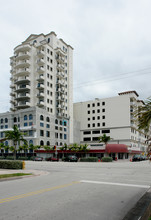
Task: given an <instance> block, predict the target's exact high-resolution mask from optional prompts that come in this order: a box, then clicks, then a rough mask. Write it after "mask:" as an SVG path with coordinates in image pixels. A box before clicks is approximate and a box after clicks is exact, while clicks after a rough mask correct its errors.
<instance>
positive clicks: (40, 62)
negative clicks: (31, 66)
mask: <svg viewBox="0 0 151 220" xmlns="http://www.w3.org/2000/svg"><path fill="white" fill-rule="evenodd" d="M37 64H38V65H43V64H45V61H44V58H41V59H39V60H37Z"/></svg>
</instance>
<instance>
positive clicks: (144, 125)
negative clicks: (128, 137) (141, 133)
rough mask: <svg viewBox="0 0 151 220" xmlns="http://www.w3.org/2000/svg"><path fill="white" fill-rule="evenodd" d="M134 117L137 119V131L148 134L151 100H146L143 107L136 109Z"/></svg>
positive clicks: (150, 118) (150, 121)
mask: <svg viewBox="0 0 151 220" xmlns="http://www.w3.org/2000/svg"><path fill="white" fill-rule="evenodd" d="M134 116H135V117H137V118H138V129H140V130H141V129H144V130H145V132H148V131H149V126H150V124H151V98H148V99H147V101H145V103H144V105H143V106H139V107H138V109H137V110H136V111H135V112H134Z"/></svg>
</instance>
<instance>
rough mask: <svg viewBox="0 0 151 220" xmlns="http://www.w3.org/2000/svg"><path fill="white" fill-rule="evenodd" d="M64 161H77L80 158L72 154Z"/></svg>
mask: <svg viewBox="0 0 151 220" xmlns="http://www.w3.org/2000/svg"><path fill="white" fill-rule="evenodd" d="M64 161H69V162H77V161H78V158H77V157H76V156H73V155H70V156H68V157H65V158H64Z"/></svg>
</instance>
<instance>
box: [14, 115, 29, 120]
mask: <svg viewBox="0 0 151 220" xmlns="http://www.w3.org/2000/svg"><path fill="white" fill-rule="evenodd" d="M16 120H17V119H16ZM26 120H27V115H24V121H26Z"/></svg>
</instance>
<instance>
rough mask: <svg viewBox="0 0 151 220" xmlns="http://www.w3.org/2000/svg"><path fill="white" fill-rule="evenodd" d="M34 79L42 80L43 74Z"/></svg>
mask: <svg viewBox="0 0 151 220" xmlns="http://www.w3.org/2000/svg"><path fill="white" fill-rule="evenodd" d="M36 80H37V81H44V76H43V75H40V76H39V77H37V79H36Z"/></svg>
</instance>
